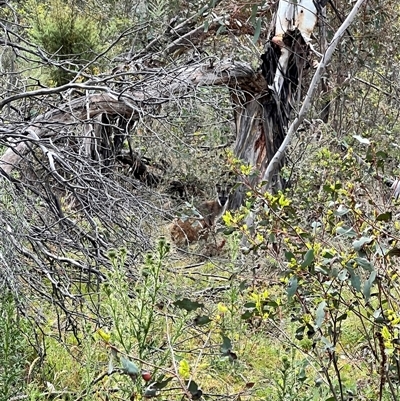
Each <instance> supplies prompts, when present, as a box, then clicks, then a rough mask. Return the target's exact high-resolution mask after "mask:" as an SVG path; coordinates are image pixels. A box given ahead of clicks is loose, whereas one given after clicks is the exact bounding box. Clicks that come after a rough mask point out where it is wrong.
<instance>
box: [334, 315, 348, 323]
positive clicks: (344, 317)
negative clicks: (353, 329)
mask: <svg viewBox="0 0 400 401" xmlns="http://www.w3.org/2000/svg"><path fill="white" fill-rule="evenodd" d="M346 319H347V313H343V315H340V316H339V317H338V318H337V319H336V321H337V322H341V321H342V320H346Z"/></svg>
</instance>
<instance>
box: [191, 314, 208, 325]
mask: <svg viewBox="0 0 400 401" xmlns="http://www.w3.org/2000/svg"><path fill="white" fill-rule="evenodd" d="M193 322H194V324H195V326H204V325H206V324H208V323H210V322H211V319H210V318H209V316H196V317H195V318H194V320H193Z"/></svg>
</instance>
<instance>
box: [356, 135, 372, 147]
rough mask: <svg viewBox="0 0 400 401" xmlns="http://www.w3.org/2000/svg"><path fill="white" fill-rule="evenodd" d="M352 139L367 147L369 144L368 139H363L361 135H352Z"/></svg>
mask: <svg viewBox="0 0 400 401" xmlns="http://www.w3.org/2000/svg"><path fill="white" fill-rule="evenodd" d="M353 138H354V139H357V141H358V142H360V143H362V144H365V145H369V144H370V143H371V142H370V140H369V139H368V138H364V137H363V136H361V135H353Z"/></svg>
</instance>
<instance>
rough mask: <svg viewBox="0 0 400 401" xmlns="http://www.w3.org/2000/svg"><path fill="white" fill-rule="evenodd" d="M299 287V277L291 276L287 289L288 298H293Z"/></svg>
mask: <svg viewBox="0 0 400 401" xmlns="http://www.w3.org/2000/svg"><path fill="white" fill-rule="evenodd" d="M297 287H298V281H297V277H291V278H290V281H289V286H288V288H287V290H286V293H287V296H288V299H289V300H291V299H292V298H293V295H294V294H295V293H296V291H297Z"/></svg>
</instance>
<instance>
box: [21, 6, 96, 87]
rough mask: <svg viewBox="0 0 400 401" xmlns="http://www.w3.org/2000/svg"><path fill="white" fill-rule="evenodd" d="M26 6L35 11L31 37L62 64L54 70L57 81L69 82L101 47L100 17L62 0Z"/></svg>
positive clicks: (58, 63) (32, 13)
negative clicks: (97, 20) (96, 17)
mask: <svg viewBox="0 0 400 401" xmlns="http://www.w3.org/2000/svg"><path fill="white" fill-rule="evenodd" d="M26 9H27V10H28V9H31V10H34V11H33V12H32V11H31V12H29V13H27V14H26V15H27V20H28V22H29V23H30V25H31V28H30V29H29V32H28V33H29V35H30V37H31V39H32V40H33V41H34V42H35V43H37V44H38V45H39V46H41V47H42V48H43V49H44V50H45V51H46V52H47V53H48V54H49V56H50V58H54V59H55V64H57V65H58V66H59V67H58V68H54V69H53V70H52V72H51V77H52V79H53V81H54V83H55V84H57V85H62V84H65V83H67V82H69V81H70V80H71V78H72V77H73V75H74V73H75V72H76V71H77V70H78V69H79V68H80V67H82V66H83V65H84V64H86V63H88V62H89V61H91V60H93V58H94V57H95V55H96V53H97V52H98V51H99V50H100V48H101V45H100V43H99V26H98V24H97V22H96V20H95V19H93V18H92V17H91V16H89V15H87V14H86V13H85V12H82V11H83V10H81V9H79V8H78V7H77V6H76V5H74V4H73V3H71V2H65V1H62V0H51V1H50V2H46V3H36V2H35V1H33V0H32V1H30V2H29V3H28V5H27V6H26Z"/></svg>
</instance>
